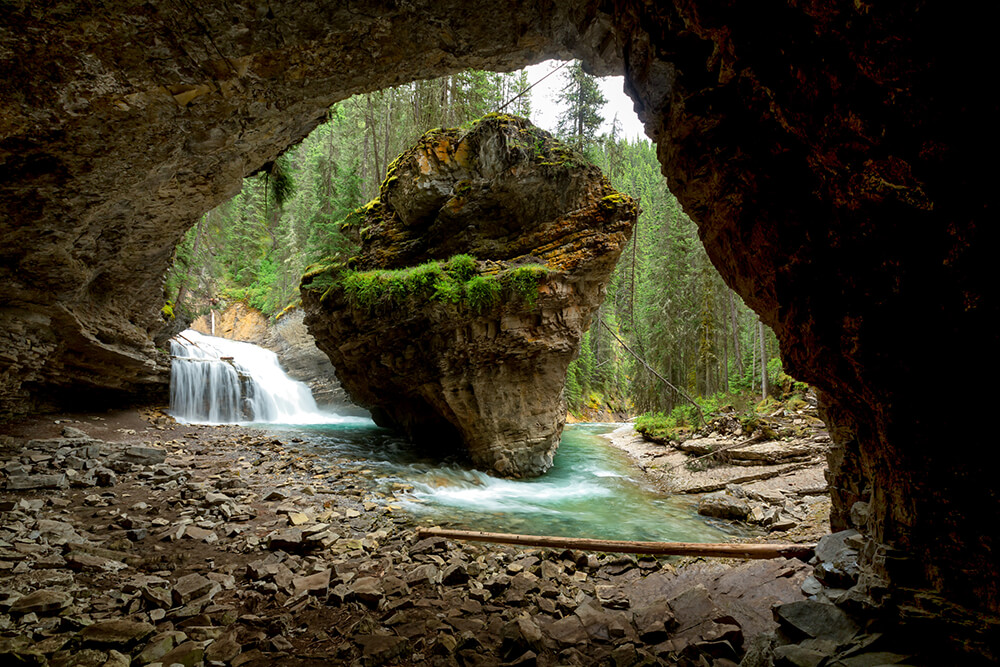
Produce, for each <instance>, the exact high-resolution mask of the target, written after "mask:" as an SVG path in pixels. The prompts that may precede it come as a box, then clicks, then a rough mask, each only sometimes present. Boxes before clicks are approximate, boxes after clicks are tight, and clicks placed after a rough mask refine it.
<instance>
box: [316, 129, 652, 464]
mask: <svg viewBox="0 0 1000 667" xmlns="http://www.w3.org/2000/svg"><path fill="white" fill-rule="evenodd" d="M637 211H638V208H637V206H636V204H635V202H634V201H633V200H631V199H630V198H629V197H627V196H625V195H621V194H619V193H617V192H615V191H614V190H613V189H612V188H611V186H610V184H609V183H608V181H607V179H605V178H604V177H603V176H602V175H601V173H600V170H598V169H597V168H596V167H593V166H591V165H590V164H589V163H587V161H586V159H585V158H584V157H583V156H582V155H580V154H578V153H575V152H573V151H572V150H570V149H569V148H567V147H565V146H564V145H562V144H561V143H559V142H557V141H555V140H554V139H553V138H552V137H551V136H550V135H549V134H548V133H547V132H544V131H542V130H539V129H538V128H536V127H534V126H533V125H531V124H530V123H529V122H528V121H525V120H522V119H519V118H515V117H513V116H503V115H491V116H487V117H486V118H484V119H483V120H481V121H479V122H478V123H477V124H476V125H474V126H473V127H472V128H471V129H470V130H468V131H467V132H464V131H459V130H434V131H431V132H429V133H427V134H426V135H424V136H423V137H422V138H421V140H420V141H419V142H418V144H417V145H416V146H415V147H413V148H412V149H410V150H408V151H406V152H405V153H403V154H402V155H401V156H400V157H399V159H398V160H397V161H396V162H395V163H394V164H393V166H392V167H391V168H390V171H389V174H388V176H387V178H386V180H385V182H384V183H383V185H382V188H381V192H380V195H379V199H378V200H376V201H375V202H373V203H371V204H369V205H368V206H367V207H366V208H365V209H363V213H362V215H363V218H362V219H361V221H360V223H357V224H359V226H360V234H361V239H362V248H361V253H360V254H359V255H358V256H357V257H354V258H352V259H351V260H349V261H348V262H346V263H344V264H336V263H335V264H331V265H323V266H320V267H318V268H316V269H314V270H312V271H310V272H309V273H307V274H306V276H305V277H304V278H303V281H302V304H303V308H304V309H305V311H306V319H305V322H306V326H307V327H308V328H309V331H310V333H312V335H313V336H314V337H315V339H316V344H317V345H318V346H319V348H320V349H322V350H323V351H325V352H326V353H327V354H328V355H329V356H330V359H331V360H332V361H333V365H334V367H335V368H336V369H337V376H338V378H339V379H340V381H341V384H342V385H343V387H344V388H345V389H346V390H347V392H348V393H349V394H350V395H351V397H352V398H353V399H354V401H355V402H357V403H358V404H359V405H362V406H364V407H366V408H368V409H369V410H371V411H372V414H373V415H374V416H375V418H376V421H378V422H379V423H380V424H383V425H387V426H395V427H398V428H401V429H402V430H404V431H405V432H406V433H407V434H409V435H410V436H411V437H413V438H415V439H417V440H418V441H421V442H424V443H427V444H430V445H432V446H434V447H435V449H436V450H437V451H440V452H445V453H454V452H455V449H456V448H458V451H459V452H467V454H468V458H470V459H471V461H472V463H473V464H475V465H476V466H478V467H480V468H482V469H484V470H487V471H489V472H492V473H495V474H500V475H504V476H511V477H524V476H533V475H538V474H541V473H542V472H544V471H545V470H547V469H548V468H549V467H550V466H551V465H552V456H553V454H554V452H555V449H556V447H557V445H558V443H559V436H560V434H561V433H562V427H563V424H564V422H565V417H566V405H565V402H564V400H563V397H562V389H563V385H564V384H565V381H566V368H567V366H568V364H569V362H570V361H571V360H572V358H573V357H574V356H575V355H576V354H577V353H578V351H579V344H580V338H581V336H582V335H583V332H584V331H586V329H587V328H588V326H589V325H590V318H591V315H592V313H593V312H594V310H595V309H596V308H597V306H598V305H600V303H601V301H602V299H603V297H604V288H605V285H606V284H607V281H608V279H609V278H610V276H611V271H612V270H613V269H614V266H615V263H616V262H617V260H618V256H619V254H620V253H621V251H622V248H623V247H624V245H625V243H626V242H627V241H628V239H629V236H630V235H631V230H632V225H633V224H634V223H635V218H636V215H637Z"/></svg>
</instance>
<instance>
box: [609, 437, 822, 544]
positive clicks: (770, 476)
mask: <svg viewBox="0 0 1000 667" xmlns="http://www.w3.org/2000/svg"><path fill="white" fill-rule="evenodd" d="M706 430H708V431H709V432H707V433H701V434H697V435H696V436H695V437H692V438H689V439H688V440H685V441H684V442H671V443H661V442H653V441H651V440H649V439H647V438H645V437H643V436H642V434H640V433H638V432H637V431H636V430H635V428H634V426H633V425H632V424H631V423H626V424H623V425H622V426H620V427H619V428H618V429H616V430H615V431H612V432H611V433H609V434H607V435H606V436H605V437H607V438H608V441H609V442H610V443H611V444H612V445H613V446H614V447H617V448H618V449H620V450H622V451H623V452H625V453H626V454H627V455H628V456H629V458H630V459H631V460H632V461H633V462H634V463H635V465H636V467H637V468H639V469H640V470H642V471H643V473H644V474H645V475H646V476H647V477H648V478H649V479H651V480H652V481H653V483H654V484H655V485H656V486H657V487H658V488H660V489H662V490H663V491H665V492H668V493H674V494H683V495H689V496H691V497H692V498H696V499H697V500H698V511H699V513H701V514H703V515H705V516H711V517H716V518H719V519H723V520H727V521H733V522H737V523H739V524H741V525H743V526H745V527H746V528H747V529H748V530H750V531H751V535H754V534H756V535H757V536H758V537H760V536H763V535H767V536H768V539H772V540H780V541H784V542H817V541H818V540H819V539H821V538H822V537H823V536H824V535H826V534H827V533H829V532H830V497H829V491H828V489H827V481H826V471H827V464H826V451H827V448H828V447H829V443H830V437H829V435H828V434H827V433H826V431H825V429H821V428H815V429H813V430H811V431H810V432H809V433H806V434H804V435H803V436H801V437H795V438H786V439H781V440H778V439H775V440H770V441H753V442H750V443H749V444H747V445H744V446H738V445H739V444H740V443H741V442H746V441H747V440H749V439H748V438H746V437H745V436H743V435H742V434H740V433H738V432H730V433H720V432H719V430H713V429H706ZM712 452H720V454H719V455H718V456H713V454H712ZM751 539H753V537H751Z"/></svg>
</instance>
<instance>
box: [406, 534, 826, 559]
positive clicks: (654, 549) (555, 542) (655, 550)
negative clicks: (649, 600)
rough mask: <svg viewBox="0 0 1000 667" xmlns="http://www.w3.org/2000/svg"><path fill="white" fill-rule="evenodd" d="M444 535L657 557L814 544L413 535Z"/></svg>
mask: <svg viewBox="0 0 1000 667" xmlns="http://www.w3.org/2000/svg"><path fill="white" fill-rule="evenodd" d="M427 537H444V538H447V539H452V540H470V541H475V542H492V543H494V544H519V545H522V546H530V547H551V548H553V549H584V550H587V551H601V552H606V553H608V552H610V553H631V554H657V555H661V556H671V555H672V556H710V557H713V556H714V557H719V558H801V559H803V560H806V559H809V558H812V556H813V553H814V551H815V549H816V545H815V544H732V543H714V544H713V543H695V544H691V543H687V542H630V541H626V540H596V539H591V538H587V537H549V536H545V535H514V534H511V533H485V532H482V531H477V530H449V529H445V528H421V529H420V530H418V531H417V538H418V539H423V538H427Z"/></svg>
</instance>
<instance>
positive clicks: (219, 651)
mask: <svg viewBox="0 0 1000 667" xmlns="http://www.w3.org/2000/svg"><path fill="white" fill-rule="evenodd" d="M242 650H243V647H242V645H241V644H240V643H239V642H237V641H236V638H235V637H234V636H233V635H232V634H231V633H230V634H225V635H223V636H221V637H219V638H218V639H216V640H215V641H213V642H212V643H211V644H209V645H208V648H207V649H205V660H208V661H209V662H225V663H228V662H232V660H233V659H234V658H235V657H236V656H238V655H239V654H240V652H241V651H242Z"/></svg>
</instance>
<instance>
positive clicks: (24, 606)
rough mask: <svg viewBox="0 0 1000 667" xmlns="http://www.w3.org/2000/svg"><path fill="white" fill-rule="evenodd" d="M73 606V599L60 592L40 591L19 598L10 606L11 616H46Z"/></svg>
mask: <svg viewBox="0 0 1000 667" xmlns="http://www.w3.org/2000/svg"><path fill="white" fill-rule="evenodd" d="M71 604H73V597H72V596H71V595H69V594H68V593H63V592H62V591H53V590H48V589H42V590H40V591H35V592H34V593H29V594H28V595H25V596H24V597H22V598H19V599H18V600H17V601H15V602H14V604H12V605H11V607H10V611H11V613H12V614H47V613H50V612H59V611H62V610H63V609H65V608H66V607H68V606H70V605H71Z"/></svg>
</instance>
